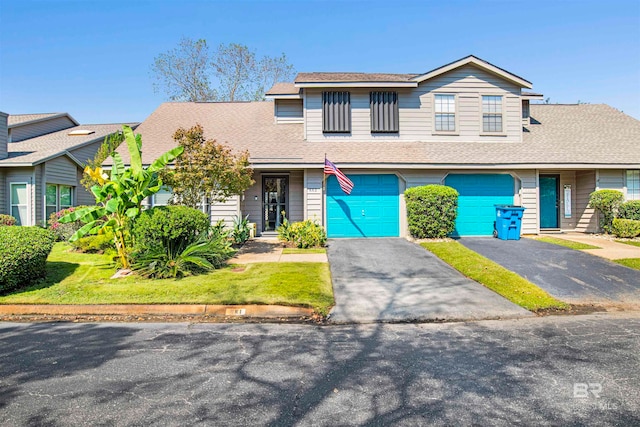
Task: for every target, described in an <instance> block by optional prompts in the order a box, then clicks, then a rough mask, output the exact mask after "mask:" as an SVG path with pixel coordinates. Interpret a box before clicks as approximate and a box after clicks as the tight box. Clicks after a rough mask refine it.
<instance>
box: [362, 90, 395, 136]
mask: <svg viewBox="0 0 640 427" xmlns="http://www.w3.org/2000/svg"><path fill="white" fill-rule="evenodd" d="M369 105H370V109H371V132H399V131H400V121H399V119H398V92H371V93H370V94H369Z"/></svg>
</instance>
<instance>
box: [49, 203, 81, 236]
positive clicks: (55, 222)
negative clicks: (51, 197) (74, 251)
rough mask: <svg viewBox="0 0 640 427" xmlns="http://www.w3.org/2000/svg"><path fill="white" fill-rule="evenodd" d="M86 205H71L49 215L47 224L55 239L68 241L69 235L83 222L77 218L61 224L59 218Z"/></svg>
mask: <svg viewBox="0 0 640 427" xmlns="http://www.w3.org/2000/svg"><path fill="white" fill-rule="evenodd" d="M86 207H87V206H73V207H70V208H67V209H62V210H61V211H58V212H54V213H52V214H51V215H50V216H49V221H48V226H49V228H50V229H51V231H53V234H54V235H55V236H56V240H58V241H68V240H69V239H70V238H71V236H73V235H74V233H75V232H76V231H78V230H79V229H80V228H81V227H82V226H83V225H84V224H83V222H82V221H80V220H77V221H73V222H68V223H65V224H62V223H60V222H59V220H60V218H62V217H63V216H65V215H67V214H69V213H71V212H73V211H76V210H78V209H83V208H86Z"/></svg>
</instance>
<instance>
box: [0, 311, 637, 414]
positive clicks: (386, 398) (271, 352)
mask: <svg viewBox="0 0 640 427" xmlns="http://www.w3.org/2000/svg"><path fill="white" fill-rule="evenodd" d="M639 331H640V315H638V314H635V315H633V314H625V315H618V316H615V317H612V316H604V315H590V316H576V317H569V316H566V317H547V318H533V319H530V318H529V319H519V320H504V321H481V322H474V323H450V324H370V325H359V326H354V325H342V326H326V327H320V326H309V325H273V324H260V325H258V324H175V323H174V324H118V323H111V324H65V323H58V324H51V323H32V324H17V323H0V425H2V426H26V425H30V426H74V425H91V426H94V425H96V426H97V425H106V426H109V425H122V426H137V425H162V426H165V425H166V426H185V425H216V426H224V425H234V426H237V425H268V426H281V425H301V426H306V425H436V426H437V425H492V426H493V425H505V426H507V425H508V426H511V425H566V426H569V425H621V426H623V425H624V426H630V425H638V424H640V390H639V387H640V373H639V372H638V366H640V363H639V362H640V339H639V338H640V337H639V335H640V332H639ZM596 395H597V396H598V397H596Z"/></svg>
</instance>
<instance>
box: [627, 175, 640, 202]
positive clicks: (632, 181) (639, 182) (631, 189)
mask: <svg viewBox="0 0 640 427" xmlns="http://www.w3.org/2000/svg"><path fill="white" fill-rule="evenodd" d="M627 200H640V170H628V171H627Z"/></svg>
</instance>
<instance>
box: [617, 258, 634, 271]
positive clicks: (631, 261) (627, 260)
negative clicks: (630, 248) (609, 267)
mask: <svg viewBox="0 0 640 427" xmlns="http://www.w3.org/2000/svg"><path fill="white" fill-rule="evenodd" d="M613 262H617V263H618V264H620V265H624V266H625V267H629V268H634V269H636V270H640V258H623V259H614V260H613Z"/></svg>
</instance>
